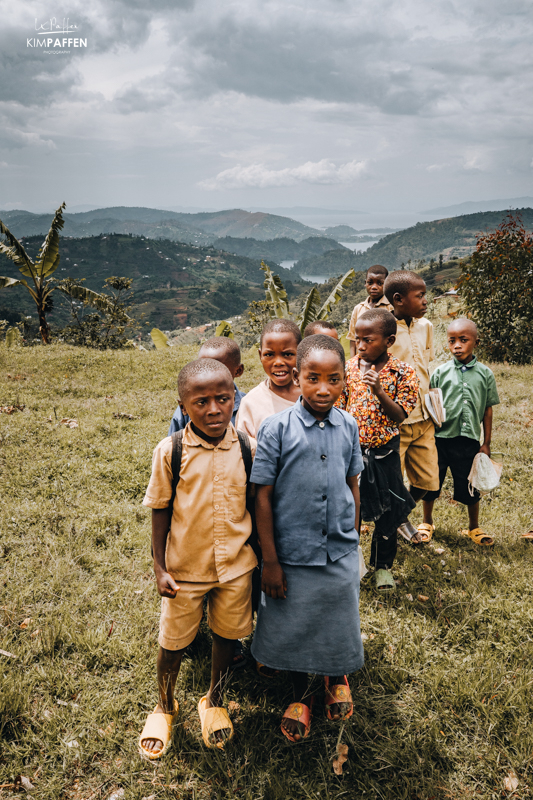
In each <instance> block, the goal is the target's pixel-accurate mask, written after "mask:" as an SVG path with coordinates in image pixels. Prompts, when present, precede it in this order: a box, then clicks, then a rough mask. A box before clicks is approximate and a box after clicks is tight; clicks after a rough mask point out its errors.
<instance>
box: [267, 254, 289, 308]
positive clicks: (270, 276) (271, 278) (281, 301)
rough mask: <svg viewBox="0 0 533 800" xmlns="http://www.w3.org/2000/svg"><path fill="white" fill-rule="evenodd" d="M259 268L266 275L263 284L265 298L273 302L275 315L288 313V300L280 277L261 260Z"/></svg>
mask: <svg viewBox="0 0 533 800" xmlns="http://www.w3.org/2000/svg"><path fill="white" fill-rule="evenodd" d="M261 269H262V270H263V271H264V273H265V276H266V277H265V282H264V283H263V286H264V287H265V292H266V295H267V300H270V302H271V303H272V304H273V306H274V313H275V315H276V317H284V316H285V315H286V314H287V315H288V314H289V302H288V300H287V292H286V291H285V287H284V285H283V283H282V280H281V278H280V277H279V275H275V274H274V273H273V272H272V270H271V269H270V267H269V266H268V265H267V264H265V262H264V261H261Z"/></svg>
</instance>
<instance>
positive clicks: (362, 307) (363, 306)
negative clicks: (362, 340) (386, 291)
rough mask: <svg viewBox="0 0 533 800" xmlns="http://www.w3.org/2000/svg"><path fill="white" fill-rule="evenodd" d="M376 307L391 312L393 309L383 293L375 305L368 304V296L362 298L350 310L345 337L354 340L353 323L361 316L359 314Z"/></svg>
mask: <svg viewBox="0 0 533 800" xmlns="http://www.w3.org/2000/svg"><path fill="white" fill-rule="evenodd" d="M376 308H379V309H380V310H381V311H390V312H391V314H392V312H393V311H394V306H393V305H392V304H391V303H389V301H388V300H387V298H386V297H385V295H383V296H382V297H380V298H379V300H378V302H377V303H376V305H375V306H372V305H370V297H367V298H366V300H363V302H362V303H358V304H357V305H356V307H355V308H354V310H353V311H352V316H351V319H350V327H349V329H348V334H347V337H346V338H347V339H350V341H352V342H355V323H356V322H357V320H358V319H359V317H360V316H361V314H365V313H366V312H367V311H374V310H375V309H376Z"/></svg>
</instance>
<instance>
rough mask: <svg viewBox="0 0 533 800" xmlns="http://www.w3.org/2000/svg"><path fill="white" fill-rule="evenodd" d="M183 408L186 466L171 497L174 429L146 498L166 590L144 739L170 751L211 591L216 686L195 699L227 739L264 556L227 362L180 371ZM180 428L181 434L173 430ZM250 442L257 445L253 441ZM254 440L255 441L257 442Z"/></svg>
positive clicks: (206, 720)
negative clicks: (256, 539) (180, 688)
mask: <svg viewBox="0 0 533 800" xmlns="http://www.w3.org/2000/svg"><path fill="white" fill-rule="evenodd" d="M178 390H179V395H180V399H181V404H182V408H183V411H184V412H185V413H187V414H188V415H189V417H190V422H189V423H188V424H187V426H186V427H185V429H184V433H183V439H182V455H181V467H180V472H179V482H178V484H177V486H176V492H175V498H174V502H173V503H172V506H170V502H171V499H172V489H173V474H172V448H173V440H172V437H170V436H168V437H167V438H166V439H163V441H162V442H160V443H159V444H158V445H157V447H156V448H155V450H154V455H153V460H152V475H151V478H150V483H149V485H148V489H147V490H146V496H145V498H144V500H143V504H144V505H146V506H148V507H149V508H151V509H152V547H153V555H154V571H155V576H156V581H157V589H158V592H159V594H160V595H161V597H162V602H161V621H160V631H159V645H160V648H159V655H158V659H157V677H158V685H159V703H158V704H157V706H156V707H155V709H154V711H153V713H152V714H149V716H148V719H147V721H146V724H145V726H144V730H143V732H142V734H141V737H140V739H139V750H140V753H141V755H143V756H144V757H146V758H148V759H151V760H152V759H157V758H160V757H161V756H162V755H164V753H165V752H166V751H167V750H168V747H169V746H170V740H171V737H172V725H173V722H174V720H175V717H176V714H177V711H178V704H177V701H175V700H174V686H175V683H176V679H177V677H178V672H179V669H180V665H181V660H182V657H183V654H184V652H185V649H186V648H187V646H188V645H189V644H190V643H191V642H192V641H193V639H194V638H195V636H196V633H197V631H198V627H199V625H200V621H201V619H202V612H203V600H204V596H206V595H207V596H208V624H209V627H210V628H211V631H212V634H213V655H212V667H211V685H210V687H209V691H208V693H207V695H206V696H205V697H202V698H201V700H200V702H199V704H198V711H199V714H200V720H201V724H202V736H203V739H204V742H205V743H206V745H207V746H208V747H213V746H215V747H219V748H222V747H223V746H224V743H225V741H227V740H228V739H230V738H231V736H232V734H233V727H232V724H231V721H230V719H229V716H228V714H227V712H226V710H225V709H224V708H223V707H222V694H223V686H224V681H225V678H226V675H227V672H228V669H229V667H230V665H231V662H232V659H233V655H234V650H235V642H236V640H237V639H242V638H243V637H245V636H248V635H249V634H250V633H251V632H252V605H251V585H252V572H253V570H254V568H255V566H256V565H257V559H256V557H255V555H254V552H253V550H252V548H251V546H250V545H249V544H248V543H247V540H248V538H249V536H250V533H251V530H252V523H251V518H250V514H249V513H248V511H247V510H246V483H247V480H246V469H245V465H244V461H243V454H242V450H241V443H240V440H239V437H238V435H237V433H236V431H235V428H234V427H233V425H232V424H231V422H230V420H231V415H232V412H233V401H234V386H233V378H232V376H231V373H230V371H229V370H228V368H227V367H226V366H225V365H224V364H222V363H221V362H220V361H216V360H215V359H212V358H199V359H197V360H196V361H192V362H191V363H189V364H187V365H186V366H185V367H184V368H183V369H182V370H181V372H180V374H179V377H178ZM174 436H178V434H174ZM250 447H251V445H250ZM254 449H255V442H253V448H252V453H253V450H254Z"/></svg>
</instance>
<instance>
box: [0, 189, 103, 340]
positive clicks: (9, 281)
mask: <svg viewBox="0 0 533 800" xmlns="http://www.w3.org/2000/svg"><path fill="white" fill-rule="evenodd" d="M65 208H66V205H65V203H62V204H61V205H60V206H59V208H58V209H57V211H56V212H55V214H54V219H53V221H52V224H51V226H50V230H49V231H48V233H47V234H46V238H45V240H44V242H43V243H42V245H41V248H40V250H39V254H38V256H37V259H36V261H33V259H32V258H30V256H29V255H28V253H27V252H26V250H25V249H24V247H23V246H22V245H21V243H20V242H19V241H18V239H17V238H16V237H15V236H13V234H12V233H11V231H10V230H9V229H8V228H7V227H6V226H5V225H4V223H3V222H2V221H1V220H0V234H1V235H3V236H4V238H5V239H6V240H7V242H5V241H4V242H2V241H0V253H3V254H4V255H5V256H7V258H9V259H10V261H13V263H14V264H16V265H17V267H18V268H19V271H20V272H21V273H22V275H23V276H24V277H23V278H19V279H18V280H17V279H15V278H5V277H1V276H0V289H7V288H9V287H12V286H24V287H25V288H26V289H27V290H28V292H29V293H30V295H31V297H32V299H33V301H34V302H35V306H36V309H37V315H38V317H39V331H40V334H41V339H42V341H43V344H48V343H49V342H50V326H49V325H48V322H47V319H46V315H47V314H48V313H49V312H50V311H51V310H52V308H53V297H52V294H53V292H54V291H55V290H56V289H57V290H59V291H60V292H62V293H63V294H66V295H67V296H69V297H73V298H75V299H77V300H81V301H82V302H83V303H86V304H87V305H90V306H94V307H96V308H98V309H99V310H100V311H107V310H109V308H110V303H109V300H108V299H107V298H106V297H105V295H101V294H98V293H97V292H92V291H91V290H90V289H85V288H84V287H83V286H70V287H69V286H68V285H67V286H65V285H56V284H54V282H53V279H52V278H51V276H52V275H53V274H54V272H55V271H56V269H57V268H58V267H59V258H60V256H59V231H60V230H61V229H62V227H63V225H64V224H65V222H64V220H63V210H64V209H65ZM25 278H30V279H31V283H30V282H29V281H27V280H25ZM66 283H67V282H66V281H64V282H63V284H66Z"/></svg>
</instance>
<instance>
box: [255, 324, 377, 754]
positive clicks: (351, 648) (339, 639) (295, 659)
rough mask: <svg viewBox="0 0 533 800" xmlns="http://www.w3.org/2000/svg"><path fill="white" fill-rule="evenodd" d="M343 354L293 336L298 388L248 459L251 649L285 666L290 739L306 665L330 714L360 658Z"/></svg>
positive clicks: (339, 712) (347, 707)
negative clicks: (258, 562)
mask: <svg viewBox="0 0 533 800" xmlns="http://www.w3.org/2000/svg"><path fill="white" fill-rule="evenodd" d="M344 360H345V359H344V350H343V348H342V345H341V344H340V342H338V341H337V340H335V339H333V338H332V337H331V336H324V335H320V334H318V335H314V336H309V337H308V338H306V339H304V341H303V342H302V343H301V344H300V345H299V346H298V354H297V364H296V369H295V373H294V380H295V384H296V385H297V386H298V387H299V391H300V392H301V398H300V400H299V402H297V403H295V404H293V405H292V406H291V408H288V409H286V410H285V411H282V412H281V413H279V414H276V415H275V416H273V417H270V419H268V420H266V421H265V422H264V423H263V425H262V426H261V428H260V430H259V439H258V447H257V454H256V459H255V463H254V466H253V468H252V476H251V480H252V482H254V483H255V484H256V492H257V495H256V518H257V528H258V534H259V539H260V541H261V550H262V554H263V573H262V585H261V588H262V590H263V592H264V594H263V596H262V600H261V604H260V606H259V611H258V615H257V627H256V630H255V636H254V641H253V644H252V654H253V656H254V658H256V659H257V660H258V661H260V662H261V663H263V664H266V665H267V666H268V667H270V668H272V669H279V670H289V671H290V672H291V678H292V684H293V694H294V702H293V703H291V704H290V705H289V707H288V709H287V711H286V712H285V714H284V715H283V719H282V722H281V729H282V732H283V734H284V735H285V736H286V737H287V739H289V740H290V741H292V742H295V741H299V740H300V739H302V738H305V737H306V736H308V734H309V730H310V725H311V708H312V705H313V699H312V698H311V697H309V696H307V673H315V674H319V675H323V676H324V680H325V710H326V714H327V716H328V718H329V719H330V720H339V719H341V718H344V719H346V718H347V717H349V716H351V715H352V713H353V703H352V697H351V693H350V687H349V685H348V680H347V677H346V674H347V673H349V672H353V671H354V670H356V669H360V668H361V666H362V665H363V646H362V642H361V631H360V624H359V556H358V543H359V537H358V534H357V531H356V529H355V520H356V514H357V511H358V507H359V487H358V481H357V478H358V474H359V473H360V472H361V470H362V468H363V462H362V458H361V449H360V447H359V436H358V432H357V423H356V422H355V420H354V419H353V417H350V416H349V415H348V414H346V413H345V412H344V411H340V410H339V409H337V408H333V405H334V403H335V402H336V400H337V399H338V398H339V396H340V394H341V392H342V389H343V386H344Z"/></svg>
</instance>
